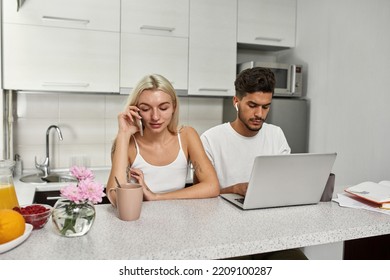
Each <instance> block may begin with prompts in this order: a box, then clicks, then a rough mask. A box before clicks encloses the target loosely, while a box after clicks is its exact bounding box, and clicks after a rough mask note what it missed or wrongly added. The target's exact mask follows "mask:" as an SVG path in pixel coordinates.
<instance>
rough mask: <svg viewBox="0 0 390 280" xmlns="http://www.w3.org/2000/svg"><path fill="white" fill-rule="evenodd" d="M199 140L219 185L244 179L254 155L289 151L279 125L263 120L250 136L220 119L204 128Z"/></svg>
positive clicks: (224, 186)
mask: <svg viewBox="0 0 390 280" xmlns="http://www.w3.org/2000/svg"><path fill="white" fill-rule="evenodd" d="M201 140H202V142H203V146H204V148H205V151H206V154H207V156H208V157H209V158H210V160H211V162H212V164H213V165H214V168H215V171H216V172H217V175H218V179H219V184H220V187H221V188H226V187H229V186H231V185H234V184H237V183H243V182H248V181H249V177H250V174H251V171H252V166H253V162H254V159H255V157H257V156H259V155H273V154H289V153H291V149H290V146H289V145H288V143H287V140H286V137H285V136H284V133H283V131H282V129H281V128H280V127H278V126H275V125H272V124H267V123H263V126H262V128H261V129H260V130H259V132H258V133H257V134H256V135H255V136H253V137H245V136H242V135H241V134H239V133H237V132H236V131H235V130H234V129H233V128H232V126H231V125H230V123H224V124H221V125H218V126H215V127H213V128H210V129H209V130H207V131H205V132H204V133H203V134H202V135H201Z"/></svg>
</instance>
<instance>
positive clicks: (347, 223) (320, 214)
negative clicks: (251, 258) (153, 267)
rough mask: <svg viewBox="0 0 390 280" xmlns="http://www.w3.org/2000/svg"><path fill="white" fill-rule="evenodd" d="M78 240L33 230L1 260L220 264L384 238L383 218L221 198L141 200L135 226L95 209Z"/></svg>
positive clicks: (330, 207)
mask: <svg viewBox="0 0 390 280" xmlns="http://www.w3.org/2000/svg"><path fill="white" fill-rule="evenodd" d="M96 212H97V213H96V220H95V223H94V225H93V227H92V229H91V231H90V232H89V233H88V234H87V235H85V236H82V237H76V238H66V237H62V236H59V235H57V234H56V233H55V232H54V228H53V225H52V222H51V221H49V222H48V224H46V226H45V227H44V228H43V229H40V230H34V231H33V232H32V234H31V236H30V237H29V238H28V239H27V240H26V241H25V242H24V243H23V244H21V245H20V246H19V247H17V248H14V249H13V250H11V251H9V252H6V253H4V254H1V255H0V259H66V260H68V259H113V260H114V259H219V258H228V257H233V256H239V255H248V254H254V253H262V252H268V251H275V250H283V249H288V248H297V247H304V246H312V245H319V244H327V243H333V242H340V241H344V240H350V239H357V238H364V237H369V236H376V235H383V234H390V216H389V215H384V214H381V213H375V212H370V211H366V210H360V209H351V208H343V207H340V206H339V205H338V204H336V203H334V202H321V203H319V204H318V205H308V206H297V207H284V208H274V209H262V210H248V211H242V210H240V209H238V208H236V207H235V206H233V205H231V204H229V203H228V202H226V201H224V200H223V199H222V198H219V197H218V198H213V199H198V200H197V199H189V200H171V201H156V202H144V203H143V206H142V213H141V217H140V219H139V220H137V221H133V222H124V221H121V220H119V219H118V218H117V214H116V211H115V209H114V208H113V207H112V206H111V205H109V204H105V205H98V206H96Z"/></svg>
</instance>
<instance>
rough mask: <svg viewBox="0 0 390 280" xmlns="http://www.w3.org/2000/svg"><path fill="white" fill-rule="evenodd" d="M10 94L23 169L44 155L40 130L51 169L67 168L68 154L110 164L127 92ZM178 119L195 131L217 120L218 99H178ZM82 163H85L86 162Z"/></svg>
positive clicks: (31, 167) (99, 164)
mask: <svg viewBox="0 0 390 280" xmlns="http://www.w3.org/2000/svg"><path fill="white" fill-rule="evenodd" d="M15 97H16V98H14V102H15V103H14V108H15V111H14V136H15V139H14V151H15V153H17V154H19V155H20V156H21V158H22V160H23V167H24V169H25V171H26V172H31V171H34V170H35V167H34V158H35V156H36V157H37V161H38V162H39V163H42V162H43V160H44V158H45V156H46V146H45V144H46V130H47V128H48V127H49V126H50V125H52V124H55V125H58V126H59V127H60V128H61V131H62V134H63V138H64V139H63V141H60V140H59V138H58V136H57V133H56V132H55V130H52V131H51V133H50V137H49V140H50V158H51V163H50V165H51V167H52V168H54V169H64V168H69V167H70V165H71V164H72V157H86V158H87V159H88V161H89V163H90V165H91V166H93V167H103V166H110V165H111V159H110V151H111V144H112V140H113V139H114V137H115V136H116V132H117V127H118V125H117V115H118V113H119V112H120V111H122V110H123V106H124V104H125V102H126V99H127V95H121V96H119V95H92V94H71V93H68V94H60V93H44V94H42V93H36V94H33V93H28V94H26V93H18V94H17V95H16V96H15ZM179 112H180V123H181V124H182V125H190V126H193V127H194V128H195V129H196V130H197V131H198V133H199V134H201V133H202V132H204V131H205V130H206V129H208V128H210V127H212V126H214V125H217V124H219V123H221V120H222V99H221V98H188V97H181V98H180V111H179ZM88 161H87V162H88Z"/></svg>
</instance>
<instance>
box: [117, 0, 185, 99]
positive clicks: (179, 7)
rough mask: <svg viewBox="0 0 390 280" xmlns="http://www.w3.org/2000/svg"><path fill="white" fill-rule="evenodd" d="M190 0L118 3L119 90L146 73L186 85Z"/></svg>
mask: <svg viewBox="0 0 390 280" xmlns="http://www.w3.org/2000/svg"><path fill="white" fill-rule="evenodd" d="M188 22H189V0H166V1H159V0H145V1H138V0H125V1H122V7H121V62H120V63H121V66H120V69H121V70H120V77H121V78H120V87H121V93H125V94H127V93H128V92H129V89H130V88H133V87H134V86H135V84H136V83H137V82H138V81H139V80H140V79H141V78H142V77H143V76H145V75H147V74H152V73H156V74H161V75H163V76H165V77H166V78H167V79H168V80H170V81H171V82H172V84H173V86H174V87H175V89H177V90H187V89H188V24H189V23H188Z"/></svg>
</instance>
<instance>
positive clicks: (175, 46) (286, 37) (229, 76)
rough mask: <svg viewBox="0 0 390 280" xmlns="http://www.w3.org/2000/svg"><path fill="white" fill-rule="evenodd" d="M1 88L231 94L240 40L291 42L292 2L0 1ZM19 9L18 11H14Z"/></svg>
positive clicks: (257, 43) (272, 45) (249, 42)
mask: <svg viewBox="0 0 390 280" xmlns="http://www.w3.org/2000/svg"><path fill="white" fill-rule="evenodd" d="M2 2H3V3H2V4H3V6H2V8H3V10H2V12H3V17H2V21H3V30H2V31H3V37H2V39H3V40H2V42H3V43H2V44H3V46H2V58H3V64H2V77H3V80H2V82H3V88H4V89H12V90H32V91H65V92H66V91H72V92H107V93H109V92H115V93H117V92H121V93H125V94H128V93H129V91H130V89H131V88H133V87H134V86H135V85H136V84H137V82H138V81H139V80H140V79H141V78H142V77H143V76H145V75H148V74H153V73H157V74H161V75H163V76H165V77H166V78H167V79H168V80H169V81H171V83H172V84H173V86H174V88H175V89H176V90H177V92H178V93H179V94H183V93H188V95H194V96H233V95H234V80H235V77H236V63H237V43H238V44H239V46H240V45H241V44H243V45H245V46H256V47H261V48H263V47H266V48H275V47H276V48H279V47H282V48H286V47H294V45H295V25H296V5H297V3H296V2H297V1H296V0H191V1H190V0H164V1H161V0H142V1H140V0H28V1H27V0H25V1H18V0H3V1H2ZM18 3H21V4H22V5H21V6H19V7H18Z"/></svg>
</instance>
